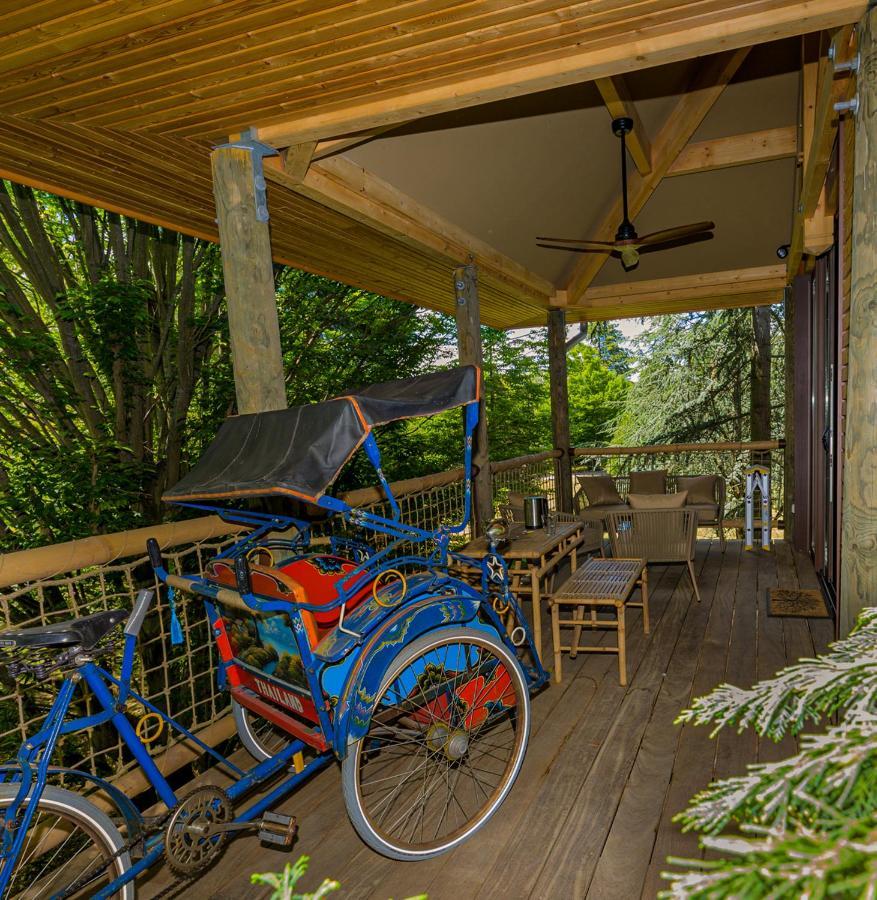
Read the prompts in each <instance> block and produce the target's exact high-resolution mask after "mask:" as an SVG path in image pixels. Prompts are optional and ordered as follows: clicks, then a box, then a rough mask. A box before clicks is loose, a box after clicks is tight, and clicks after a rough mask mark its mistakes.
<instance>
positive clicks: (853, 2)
mask: <svg viewBox="0 0 877 900" xmlns="http://www.w3.org/2000/svg"><path fill="white" fill-rule="evenodd" d="M865 7H866V4H865V2H863V0H797V2H773V0H764V2H760V3H740V4H736V5H730V6H728V8H727V10H726V12H725V14H724V17H723V19H722V20H721V21H718V20H710V21H706V22H703V23H700V24H698V22H697V20H696V19H693V20H691V21H686V22H681V23H680V24H679V27H677V28H668V27H667V26H666V25H663V26H661V27H657V26H655V27H654V28H651V29H650V28H648V26H647V25H645V24H644V25H643V26H642V27H640V28H638V29H637V30H636V31H634V32H631V33H630V35H629V36H627V37H619V38H618V39H614V40H611V41H606V42H605V45H598V46H588V47H587V48H586V49H585V48H583V49H582V50H580V51H579V52H568V51H567V52H563V53H556V54H553V55H552V56H551V57H549V58H544V59H541V60H539V61H528V62H526V63H523V64H521V63H518V64H514V62H509V63H506V64H505V65H502V66H497V67H495V68H494V69H493V70H492V71H490V72H489V73H487V74H467V72H466V70H465V69H463V70H461V74H460V76H459V77H449V78H444V79H442V81H441V83H439V84H435V85H431V86H425V87H414V88H406V89H405V90H404V91H402V90H399V91H395V92H393V91H386V92H383V93H382V94H381V95H379V96H376V97H372V98H368V99H363V100H358V101H354V102H350V103H338V104H337V105H336V106H334V108H330V109H327V108H325V107H324V108H323V109H322V110H321V111H318V112H314V113H310V114H302V115H299V116H294V117H291V118H290V119H289V120H287V121H278V122H274V123H271V124H267V123H266V124H264V125H262V126H260V127H258V132H259V139H260V140H262V141H265V142H266V143H269V144H272V145H273V146H276V147H285V146H289V145H291V144H298V143H302V142H304V141H309V140H324V139H326V138H331V137H336V136H338V135H343V134H352V133H354V132H358V131H364V130H366V129H370V128H375V127H384V126H390V125H395V124H399V123H401V122H405V121H408V120H411V119H418V118H422V117H424V116H432V115H436V114H438V113H443V112H449V111H451V110H455V109H462V108H465V107H470V106H478V105H480V104H484V103H491V102H493V101H495V100H503V99H507V98H509V97H519V96H522V95H525V94H532V93H536V92H537V91H545V90H550V89H551V88H556V87H563V86H566V85H570V84H578V83H580V82H583V81H593V80H594V79H597V78H607V77H610V76H612V75H619V74H623V73H625V72H630V71H635V70H638V69H645V68H650V67H652V66H658V65H662V64H664V63H670V62H678V61H680V60H685V59H692V58H695V57H701V56H706V55H709V54H713V53H719V52H721V51H727V50H728V49H735V48H742V47H750V46H752V45H754V44H758V43H762V42H764V41H773V40H778V39H779V38H783V37H792V36H794V35H798V34H804V33H806V32H809V31H815V30H819V29H823V28H833V27H836V26H838V25H842V24H845V23H848V22H854V21H857V20H858V19H859V18H860V17H861V15H862V13H863V11H864V10H865ZM254 124H256V125H257V126H258V122H256V123H254Z"/></svg>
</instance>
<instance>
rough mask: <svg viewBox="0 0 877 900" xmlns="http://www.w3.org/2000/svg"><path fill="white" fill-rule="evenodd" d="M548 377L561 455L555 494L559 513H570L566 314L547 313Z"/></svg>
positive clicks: (554, 430) (555, 439)
mask: <svg viewBox="0 0 877 900" xmlns="http://www.w3.org/2000/svg"><path fill="white" fill-rule="evenodd" d="M548 375H549V380H550V382H551V434H552V439H553V442H554V449H555V450H560V451H562V453H563V456H561V457H560V458H559V459H557V460H556V462H555V466H554V483H555V488H556V494H555V498H554V502H555V504H556V506H557V509H558V510H559V511H560V512H569V513H571V512H572V464H571V457H570V450H571V447H570V437H569V386H568V384H567V368H566V313H565V312H564V311H563V310H562V309H553V310H551V312H549V313H548Z"/></svg>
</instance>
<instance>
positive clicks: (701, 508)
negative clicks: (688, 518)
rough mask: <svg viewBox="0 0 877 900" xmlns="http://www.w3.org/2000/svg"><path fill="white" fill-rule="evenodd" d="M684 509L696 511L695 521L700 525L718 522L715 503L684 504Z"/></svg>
mask: <svg viewBox="0 0 877 900" xmlns="http://www.w3.org/2000/svg"><path fill="white" fill-rule="evenodd" d="M685 508H686V509H693V510H696V511H697V521H698V523H699V524H701V525H706V524H712V523H715V522H718V518H719V505H718V504H717V503H686V504H685Z"/></svg>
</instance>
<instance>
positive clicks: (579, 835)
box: [533, 559, 702, 897]
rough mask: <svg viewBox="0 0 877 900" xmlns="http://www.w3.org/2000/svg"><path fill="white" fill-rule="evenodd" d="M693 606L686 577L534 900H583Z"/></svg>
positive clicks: (549, 860) (546, 865)
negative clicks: (549, 899) (537, 899)
mask: <svg viewBox="0 0 877 900" xmlns="http://www.w3.org/2000/svg"><path fill="white" fill-rule="evenodd" d="M698 562H702V559H701V560H698ZM698 568H700V566H698ZM694 603H695V601H694V595H693V592H692V589H691V585H690V582H689V579H688V575H687V572H686V573H685V575H684V576H683V577H682V578H680V580H679V582H678V583H677V586H676V590H675V591H674V592H673V596H672V597H671V598H670V604H669V606H668V608H667V611H666V612H665V613H664V615H663V616H662V618H661V622H660V624H659V626H658V628H657V629H656V630H655V632H654V636H653V639H652V640H651V641H650V642H649V644H648V647H647V650H646V654H645V656H644V657H643V662H642V664H641V665H640V667H639V668H638V670H637V673H636V675H635V677H634V678H633V679H632V680H631V688H632V689H631V690H630V691H628V692H627V693H626V695H625V697H624V699H623V700H622V703H621V706H620V707H618V710H617V712H616V714H615V716H614V721H613V723H612V727H611V729H610V730H609V732H608V734H607V737H606V740H605V741H604V742H603V744H602V746H601V747H600V750H599V753H598V754H597V757H596V759H595V762H594V764H593V766H592V767H591V768H590V771H589V772H588V774H587V777H586V779H585V781H584V783H583V784H582V786H581V788H580V789H579V792H578V796H577V797H576V798H575V803H574V804H573V806H572V808H571V809H570V812H569V815H568V816H567V817H566V820H565V821H564V823H563V828H562V829H561V831H560V833H559V835H558V838H557V840H556V841H555V843H554V844H553V846H552V847H551V850H550V852H549V853H548V855H547V857H546V859H545V862H544V864H543V866H542V871H541V873H540V876H539V879H538V880H537V881H536V884H535V886H534V889H533V894H534V895H535V896H539V897H561V896H574V897H582V896H584V895H585V894H586V892H587V888H588V885H589V883H590V881H591V879H592V877H593V874H594V870H595V868H596V866H597V862H598V860H599V858H600V853H601V851H602V848H603V844H604V841H605V838H606V835H607V834H608V833H609V830H610V828H611V825H612V821H613V818H614V816H615V814H616V810H617V808H618V804H619V802H620V799H621V795H622V792H623V790H624V787H625V785H626V784H627V781H628V778H629V776H630V772H631V769H632V768H633V765H634V763H635V761H636V759H637V756H638V754H639V751H640V744H641V741H642V738H643V733H644V731H645V728H646V725H647V723H648V720H649V718H650V716H651V714H652V711H653V708H654V704H655V700H656V697H657V695H658V692H659V690H660V688H661V686H662V684H663V681H664V677H665V675H666V673H667V670H668V666H669V664H670V660H671V657H672V654H673V652H674V649H675V647H676V646H677V644H678V641H679V635H680V632H681V629H682V626H683V624H684V622H685V621H686V618H687V616H688V613H689V610H690V608H691V606H692V605H693V604H694Z"/></svg>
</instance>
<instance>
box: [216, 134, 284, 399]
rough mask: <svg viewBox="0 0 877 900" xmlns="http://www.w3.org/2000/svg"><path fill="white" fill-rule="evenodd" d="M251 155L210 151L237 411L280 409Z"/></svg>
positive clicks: (280, 381)
mask: <svg viewBox="0 0 877 900" xmlns="http://www.w3.org/2000/svg"><path fill="white" fill-rule="evenodd" d="M254 153H255V151H252V150H249V149H247V148H246V147H234V146H229V147H219V148H217V149H216V150H214V151H213V153H212V165H213V192H214V195H215V197H216V217H217V224H218V226H219V242H220V245H221V247H222V271H223V274H224V276H225V294H226V299H227V303H228V327H229V336H230V339H231V357H232V364H233V366H234V385H235V393H236V394H237V405H238V412H239V413H242V414H243V413H253V412H262V411H264V410H270V409H285V408H286V385H285V380H284V375H283V356H282V354H281V351H280V326H279V324H278V320H277V302H276V299H275V296H274V265H273V262H272V255H271V236H270V234H269V231H268V222H267V221H260V219H259V218H258V217H257V213H256V188H255V174H256V172H255V166H256V161H255V159H254Z"/></svg>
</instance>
